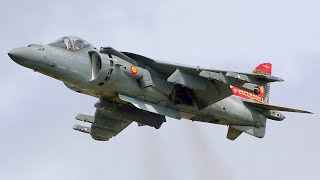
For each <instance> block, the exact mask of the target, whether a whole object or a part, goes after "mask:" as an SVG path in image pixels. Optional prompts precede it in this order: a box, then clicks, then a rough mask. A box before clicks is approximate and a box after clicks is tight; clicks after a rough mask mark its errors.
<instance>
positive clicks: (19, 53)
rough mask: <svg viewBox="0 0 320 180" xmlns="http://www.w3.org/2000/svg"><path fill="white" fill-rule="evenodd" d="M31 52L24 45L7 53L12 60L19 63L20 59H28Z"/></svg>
mask: <svg viewBox="0 0 320 180" xmlns="http://www.w3.org/2000/svg"><path fill="white" fill-rule="evenodd" d="M31 53H32V52H30V50H29V49H27V48H26V47H21V48H15V49H12V50H11V51H9V52H8V55H9V57H10V58H11V59H12V60H13V61H14V62H16V63H18V64H21V62H22V61H24V60H26V59H28V56H30V54H31Z"/></svg>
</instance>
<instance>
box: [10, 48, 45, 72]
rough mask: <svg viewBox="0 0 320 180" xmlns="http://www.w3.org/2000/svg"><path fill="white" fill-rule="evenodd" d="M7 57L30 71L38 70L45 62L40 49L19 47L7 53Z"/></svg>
mask: <svg viewBox="0 0 320 180" xmlns="http://www.w3.org/2000/svg"><path fill="white" fill-rule="evenodd" d="M8 55H9V57H10V58H11V59H12V60H13V61H14V62H16V63H18V64H20V65H21V66H24V67H27V68H31V69H34V68H38V66H40V65H41V64H43V62H44V60H45V54H44V51H43V50H42V48H41V49H38V48H33V47H19V48H15V49H12V50H11V51H9V52H8Z"/></svg>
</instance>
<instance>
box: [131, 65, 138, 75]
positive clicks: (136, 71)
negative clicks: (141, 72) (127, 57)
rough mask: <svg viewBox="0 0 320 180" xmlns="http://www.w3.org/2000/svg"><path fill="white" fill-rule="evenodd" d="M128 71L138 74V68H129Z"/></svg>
mask: <svg viewBox="0 0 320 180" xmlns="http://www.w3.org/2000/svg"><path fill="white" fill-rule="evenodd" d="M130 69H131V73H132V74H137V73H138V68H137V67H135V66H131V67H130Z"/></svg>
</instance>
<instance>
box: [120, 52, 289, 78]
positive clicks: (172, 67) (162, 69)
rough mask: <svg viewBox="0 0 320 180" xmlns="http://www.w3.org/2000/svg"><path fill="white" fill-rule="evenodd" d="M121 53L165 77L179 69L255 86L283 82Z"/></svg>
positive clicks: (260, 76)
mask: <svg viewBox="0 0 320 180" xmlns="http://www.w3.org/2000/svg"><path fill="white" fill-rule="evenodd" d="M121 53H123V54H125V55H126V56H128V57H130V58H132V59H134V60H135V61H136V62H137V63H138V65H139V66H142V67H143V66H149V67H151V68H152V69H154V70H156V71H157V72H159V73H161V74H163V75H166V76H167V77H169V76H170V75H172V74H173V73H174V72H175V71H176V70H177V69H179V70H181V71H184V72H185V73H188V74H191V75H196V76H199V73H202V72H213V73H218V75H219V76H220V77H221V78H223V79H225V78H226V77H231V78H235V79H239V80H242V81H244V82H252V83H256V84H258V83H260V82H262V83H267V82H281V81H283V79H281V78H278V77H274V76H269V75H261V74H252V73H241V72H231V71H225V70H217V69H207V68H201V67H200V66H197V67H193V66H187V65H181V64H176V63H171V62H165V61H159V60H154V59H151V58H148V57H144V56H142V55H139V54H134V53H130V52H121ZM221 75H222V76H221ZM223 76H224V77H223ZM202 77H203V76H202Z"/></svg>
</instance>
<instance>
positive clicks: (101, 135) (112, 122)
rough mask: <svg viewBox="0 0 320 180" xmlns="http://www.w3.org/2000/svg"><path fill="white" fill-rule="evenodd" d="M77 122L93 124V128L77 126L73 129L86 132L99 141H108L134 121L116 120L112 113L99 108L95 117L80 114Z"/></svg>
mask: <svg viewBox="0 0 320 180" xmlns="http://www.w3.org/2000/svg"><path fill="white" fill-rule="evenodd" d="M76 119H77V120H80V121H84V122H89V123H91V128H89V127H84V126H81V125H75V126H74V127H73V129H75V130H78V131H81V132H85V133H88V134H90V135H91V137H92V138H93V139H95V140H98V141H108V140H109V139H110V138H112V137H115V136H116V135H118V134H119V133H120V132H121V131H122V130H124V129H125V128H126V127H127V126H129V125H130V124H131V122H132V121H129V120H123V119H119V118H116V117H115V116H114V115H113V113H112V112H111V111H108V110H105V109H104V108H97V109H96V113H95V115H94V116H89V115H84V114H78V115H77V116H76Z"/></svg>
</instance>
